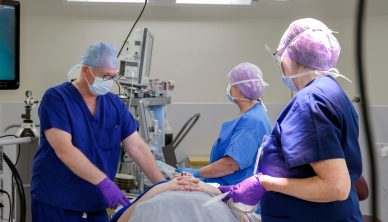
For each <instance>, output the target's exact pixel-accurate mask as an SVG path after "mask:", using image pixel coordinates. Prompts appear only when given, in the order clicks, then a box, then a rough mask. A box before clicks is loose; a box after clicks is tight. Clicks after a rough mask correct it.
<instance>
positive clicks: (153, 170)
mask: <svg viewBox="0 0 388 222" xmlns="http://www.w3.org/2000/svg"><path fill="white" fill-rule="evenodd" d="M123 145H124V147H125V149H126V151H127V152H128V154H129V155H130V156H131V157H132V158H133V160H135V162H136V164H137V165H139V166H140V168H141V169H142V170H143V172H144V173H145V175H146V176H147V177H148V179H150V180H151V181H152V182H153V183H157V182H159V181H162V180H164V179H165V178H164V177H163V175H162V173H161V172H160V170H159V168H158V166H157V165H156V161H155V158H154V156H153V155H152V153H151V151H150V148H149V147H148V146H147V144H145V143H144V141H143V140H142V139H141V137H140V136H139V134H138V133H137V132H135V133H133V134H132V135H130V136H129V137H128V138H126V139H124V140H123Z"/></svg>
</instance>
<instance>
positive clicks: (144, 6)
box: [117, 0, 147, 57]
mask: <svg viewBox="0 0 388 222" xmlns="http://www.w3.org/2000/svg"><path fill="white" fill-rule="evenodd" d="M146 6H147V0H144V5H143V9H142V10H141V12H140V14H139V16H138V17H137V19H136V21H135V23H134V24H133V25H132V28H131V30H130V31H129V33H128V35H127V37H126V38H125V40H124V43H123V45H122V46H121V48H120V51H119V53H118V54H117V57H119V56H120V54H121V51H123V48H124V46H125V43H126V42H127V40H128V38H129V36H130V35H131V33H132V31H133V28H135V26H136V23H137V22H138V21H139V19H140V17H141V16H142V15H143V12H144V9H145V8H146Z"/></svg>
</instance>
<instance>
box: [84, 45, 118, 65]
mask: <svg viewBox="0 0 388 222" xmlns="http://www.w3.org/2000/svg"><path fill="white" fill-rule="evenodd" d="M81 63H82V64H84V65H88V66H93V67H96V66H99V67H106V68H112V69H118V68H119V62H118V59H117V50H116V48H115V47H114V46H113V45H112V44H109V43H104V42H96V43H93V44H91V45H90V46H89V47H88V48H87V49H86V51H85V52H84V55H83V56H82V58H81Z"/></svg>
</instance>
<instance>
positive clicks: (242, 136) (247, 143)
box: [205, 103, 271, 186]
mask: <svg viewBox="0 0 388 222" xmlns="http://www.w3.org/2000/svg"><path fill="white" fill-rule="evenodd" d="M270 132H271V125H270V122H269V118H268V115H267V112H266V111H265V109H264V107H263V105H261V104H260V103H257V104H255V105H254V106H253V107H252V108H251V109H249V110H247V111H246V112H245V113H244V114H243V115H241V116H240V117H238V118H236V119H233V120H231V121H229V122H225V123H224V124H223V125H222V128H221V132H220V136H219V138H218V139H217V140H216V141H215V142H214V145H213V147H212V150H211V154H210V163H214V162H216V161H217V160H219V159H221V158H223V157H226V156H229V157H231V158H233V159H234V160H235V161H236V162H237V164H238V165H239V167H240V170H238V171H236V172H235V173H233V174H230V175H226V176H223V177H218V178H211V179H205V182H213V183H219V184H220V185H224V186H225V185H234V184H238V183H239V182H241V181H243V180H244V179H246V178H248V177H250V176H252V175H253V169H254V165H255V160H256V155H257V151H258V149H259V147H260V144H261V142H262V139H263V136H264V135H268V134H270Z"/></svg>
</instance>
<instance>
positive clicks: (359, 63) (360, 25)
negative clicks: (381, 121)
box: [356, 0, 379, 221]
mask: <svg viewBox="0 0 388 222" xmlns="http://www.w3.org/2000/svg"><path fill="white" fill-rule="evenodd" d="M365 2H366V1H364V0H359V1H358V7H357V18H356V69H357V74H358V88H359V90H360V94H361V95H360V97H361V101H362V102H361V103H360V105H361V111H362V112H361V113H362V117H363V120H364V121H363V122H364V128H365V136H366V141H367V151H368V154H369V155H368V157H369V163H370V169H369V173H370V175H371V188H372V189H371V202H370V203H371V205H370V206H371V210H372V217H373V221H377V217H378V215H379V213H378V211H379V209H378V206H377V197H378V189H377V184H378V179H377V176H376V170H377V167H376V159H375V157H374V151H373V147H374V146H373V144H374V143H373V138H372V132H371V127H370V119H369V112H368V105H369V101H368V96H367V92H366V91H367V90H366V86H365V84H364V83H365V79H364V66H363V48H362V46H363V35H362V33H363V31H364V12H365Z"/></svg>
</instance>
